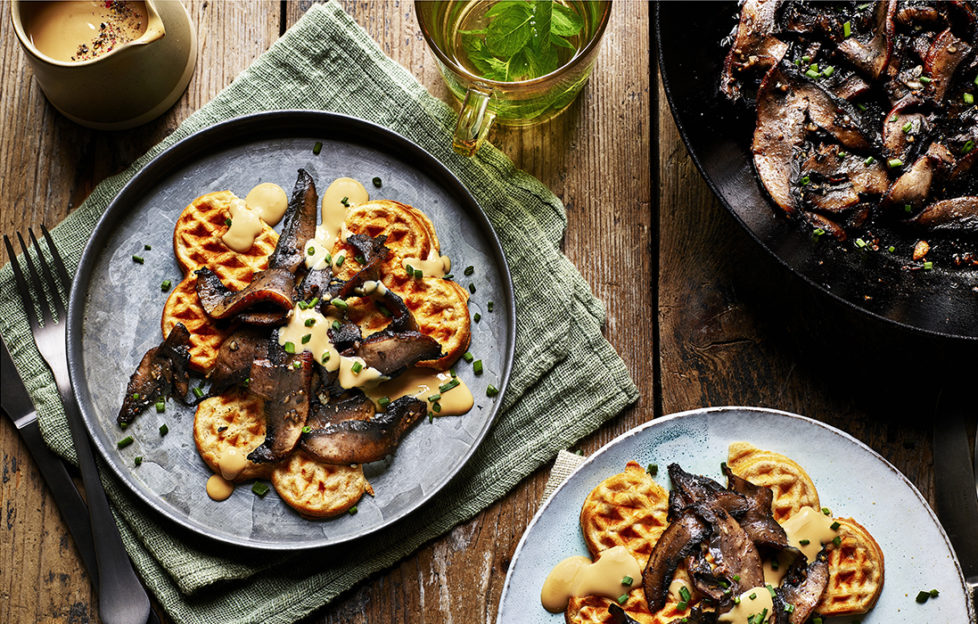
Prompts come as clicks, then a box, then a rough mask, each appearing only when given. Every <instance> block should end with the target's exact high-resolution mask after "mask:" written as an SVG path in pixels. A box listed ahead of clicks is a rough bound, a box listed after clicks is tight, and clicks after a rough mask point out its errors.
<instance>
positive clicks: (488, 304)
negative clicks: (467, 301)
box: [486, 301, 493, 312]
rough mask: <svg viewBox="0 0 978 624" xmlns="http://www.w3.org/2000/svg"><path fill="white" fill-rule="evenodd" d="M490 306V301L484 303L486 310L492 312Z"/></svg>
mask: <svg viewBox="0 0 978 624" xmlns="http://www.w3.org/2000/svg"><path fill="white" fill-rule="evenodd" d="M492 306H493V304H492V302H491V301H489V302H488V303H486V310H488V311H489V312H492Z"/></svg>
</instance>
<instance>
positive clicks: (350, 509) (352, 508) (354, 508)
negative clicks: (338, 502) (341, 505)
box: [346, 505, 357, 516]
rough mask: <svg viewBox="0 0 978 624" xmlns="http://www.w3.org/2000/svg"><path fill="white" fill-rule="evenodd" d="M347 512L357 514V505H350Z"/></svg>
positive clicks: (352, 514)
mask: <svg viewBox="0 0 978 624" xmlns="http://www.w3.org/2000/svg"><path fill="white" fill-rule="evenodd" d="M346 513H348V514H350V515H351V516H355V515H357V506H356V505H354V506H353V507H350V508H349V509H347V510H346Z"/></svg>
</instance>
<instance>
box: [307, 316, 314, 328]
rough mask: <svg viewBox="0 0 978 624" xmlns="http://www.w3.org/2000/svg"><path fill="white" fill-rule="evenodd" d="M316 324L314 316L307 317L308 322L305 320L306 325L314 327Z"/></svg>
mask: <svg viewBox="0 0 978 624" xmlns="http://www.w3.org/2000/svg"><path fill="white" fill-rule="evenodd" d="M315 324H316V319H314V318H307V319H306V322H305V326H306V327H312V326H313V325H315Z"/></svg>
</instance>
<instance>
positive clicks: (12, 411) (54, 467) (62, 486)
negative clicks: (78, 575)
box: [0, 338, 98, 587]
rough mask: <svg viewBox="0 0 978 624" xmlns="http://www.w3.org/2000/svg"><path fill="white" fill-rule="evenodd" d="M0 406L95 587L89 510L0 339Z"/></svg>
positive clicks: (96, 571)
mask: <svg viewBox="0 0 978 624" xmlns="http://www.w3.org/2000/svg"><path fill="white" fill-rule="evenodd" d="M0 407H2V408H3V412H4V414H6V415H7V417H8V418H10V420H11V421H13V423H14V426H15V427H16V428H17V431H18V433H20V437H21V438H22V439H23V440H24V444H26V445H27V449H28V450H29V451H30V452H31V456H32V457H33V458H34V463H35V464H37V467H38V469H39V470H40V471H41V475H42V476H43V477H44V481H45V482H46V483H47V484H48V488H49V489H50V490H51V494H52V495H54V502H55V504H57V506H58V511H60V512H61V518H62V519H63V520H64V521H65V524H67V525H68V531H69V532H70V533H71V536H72V537H73V538H74V540H75V546H76V547H77V548H78V554H79V555H81V558H82V563H84V564H85V569H86V570H88V576H89V577H90V578H91V579H92V584H93V585H94V586H96V587H97V586H98V582H97V581H98V567H97V566H96V565H95V547H94V546H93V545H92V525H91V524H90V522H89V519H88V507H87V506H86V505H85V501H84V500H82V497H81V494H79V493H78V489H77V488H76V487H75V483H74V482H73V481H72V480H71V477H70V476H68V471H67V470H66V469H65V465H64V462H62V461H61V458H60V457H58V456H57V455H55V454H54V453H53V452H52V451H51V449H49V448H48V446H47V444H45V443H44V440H43V439H41V428H40V426H39V425H38V423H37V411H36V410H35V409H34V403H33V402H32V401H31V397H30V395H29V394H28V393H27V388H25V387H24V382H23V381H21V379H20V374H19V373H18V372H17V369H16V368H15V367H14V361H13V359H11V357H10V352H9V351H7V344H6V343H5V342H4V341H3V339H2V338H0Z"/></svg>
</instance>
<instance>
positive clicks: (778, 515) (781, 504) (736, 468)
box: [727, 442, 821, 522]
mask: <svg viewBox="0 0 978 624" xmlns="http://www.w3.org/2000/svg"><path fill="white" fill-rule="evenodd" d="M727 465H728V466H729V467H730V470H732V471H733V473H734V474H735V475H737V476H738V477H741V478H743V479H747V480H748V481H750V482H751V483H753V484H754V485H760V486H763V487H766V488H769V489H771V490H772V491H773V492H774V501H773V502H772V503H771V508H772V509H771V512H772V514H773V515H774V519H775V520H777V521H778V522H784V521H785V520H787V519H788V518H790V517H791V516H793V515H794V514H795V513H797V512H798V510H799V509H801V508H802V507H812V508H813V509H821V505H820V504H819V502H818V491H817V490H816V489H815V484H814V483H812V479H811V477H809V476H808V473H806V472H805V470H804V469H803V468H802V467H801V466H799V465H798V464H797V463H795V462H794V461H793V460H791V459H789V458H787V457H785V456H784V455H781V454H780V453H775V452H773V451H765V450H762V449H759V448H757V447H755V446H752V445H751V444H748V443H747V442H734V443H733V444H731V445H730V448H729V449H728V451H727Z"/></svg>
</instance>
